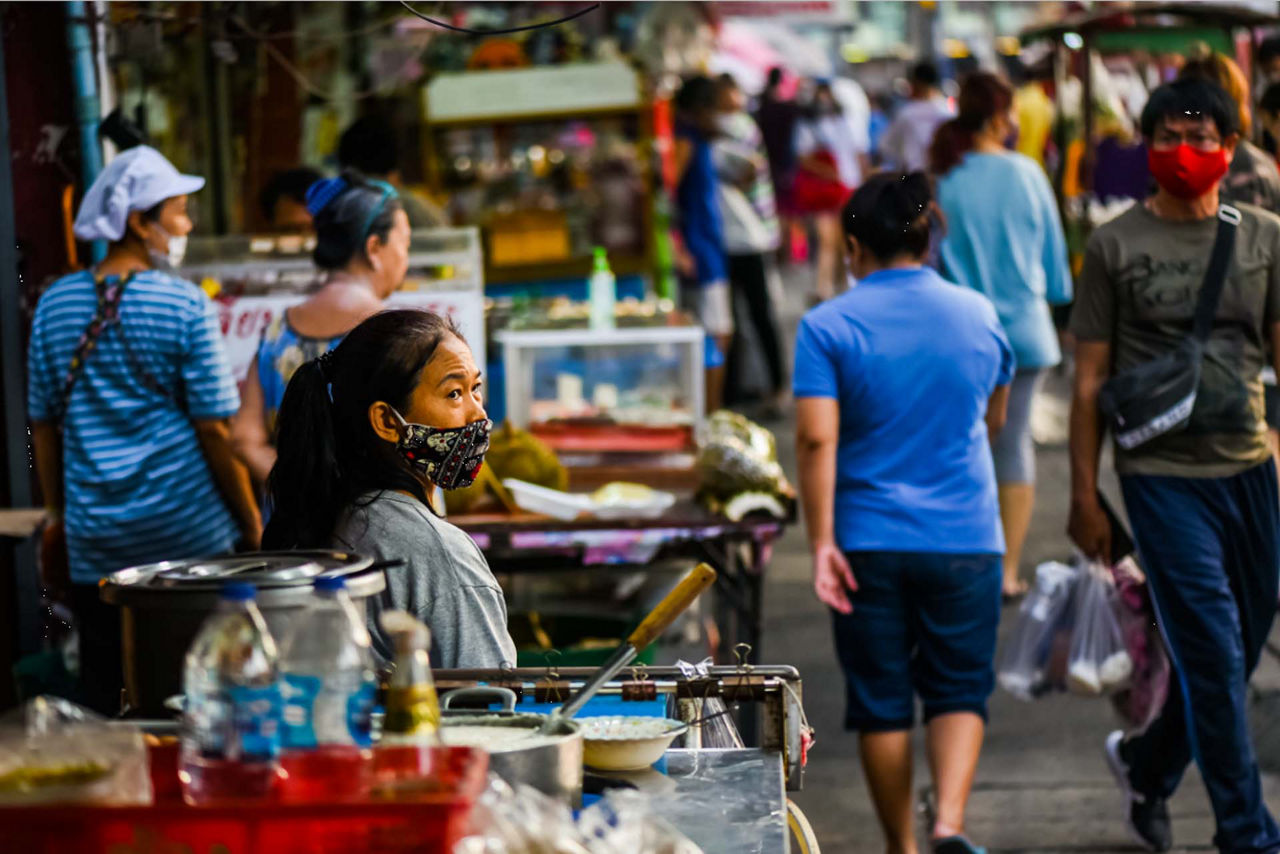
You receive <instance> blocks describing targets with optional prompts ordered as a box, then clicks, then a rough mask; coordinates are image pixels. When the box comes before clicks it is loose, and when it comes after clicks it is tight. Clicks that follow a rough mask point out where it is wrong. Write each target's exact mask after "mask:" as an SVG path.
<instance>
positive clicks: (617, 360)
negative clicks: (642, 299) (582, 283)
mask: <svg viewBox="0 0 1280 854" xmlns="http://www.w3.org/2000/svg"><path fill="white" fill-rule="evenodd" d="M496 339H497V342H498V344H499V345H500V346H501V348H502V360H503V364H504V365H505V370H506V379H507V381H506V406H507V409H506V411H507V417H508V418H509V419H510V420H511V422H512V423H513V424H515V425H516V426H517V427H523V428H527V429H528V430H529V431H530V432H532V433H533V434H534V435H536V436H538V437H539V438H540V439H542V440H543V441H545V442H546V443H547V444H548V445H550V446H551V447H552V448H553V449H555V450H556V451H557V452H558V453H559V454H560V455H561V458H562V459H565V461H566V462H567V463H569V464H572V463H573V460H572V457H573V455H575V454H578V455H590V454H615V453H628V454H680V453H688V452H692V451H693V450H694V449H695V448H696V447H697V441H698V439H699V438H700V436H701V435H702V432H703V427H704V424H705V415H704V413H705V410H706V402H705V389H704V365H703V344H704V341H705V333H704V332H703V330H702V328H701V327H699V326H693V325H689V324H687V323H684V322H681V323H679V324H678V325H667V326H634V327H623V328H617V329H603V330H593V329H572V328H570V329H505V330H502V331H501V332H498V333H497V335H496ZM566 456H568V457H569V458H570V459H566Z"/></svg>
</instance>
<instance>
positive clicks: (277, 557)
mask: <svg viewBox="0 0 1280 854" xmlns="http://www.w3.org/2000/svg"><path fill="white" fill-rule="evenodd" d="M319 575H341V576H344V577H345V578H346V580H347V592H348V593H349V594H350V595H351V598H352V599H353V600H356V604H357V607H359V608H361V609H363V606H364V600H366V599H368V597H370V596H374V595H376V594H378V593H381V592H382V591H383V590H384V589H385V588H386V578H385V577H384V576H383V573H382V567H381V566H374V564H373V559H372V558H369V557H364V556H362V555H354V554H348V553H345V552H336V551H295V552H260V553H254V554H240V555H232V556H228V557H219V558H199V559H192V560H179V561H163V562H161V563H153V564H147V565H145V566H135V567H131V568H129V569H122V570H120V571H119V572H115V573H112V574H111V575H109V576H107V578H105V579H104V580H103V581H102V586H101V589H100V595H101V597H102V600H103V601H104V602H108V603H110V604H113V605H119V606H120V608H121V645H122V651H123V659H124V684H125V695H126V702H127V703H128V705H129V708H130V710H131V711H132V712H134V713H136V714H139V715H142V716H145V717H164V716H165V715H166V710H165V706H164V701H165V698H166V697H169V696H172V695H174V694H180V693H181V692H182V664H183V658H184V657H185V656H186V652H187V648H188V647H189V646H191V642H192V641H193V640H194V639H195V636H196V633H197V632H198V631H199V630H200V625H201V623H203V622H204V618H205V617H206V616H208V615H209V614H210V613H212V612H213V610H214V609H215V608H217V606H218V598H219V591H220V590H221V588H222V585H223V584H225V583H227V582H228V581H244V582H248V583H250V584H253V585H255V586H256V587H257V588H258V595H257V604H258V608H259V609H260V610H261V611H262V615H263V617H264V619H265V620H266V622H267V627H268V628H269V629H270V630H271V634H272V636H273V637H274V638H275V639H276V640H277V641H280V640H282V639H283V638H284V637H285V636H286V635H287V634H288V632H289V629H290V627H291V626H292V623H293V619H294V617H296V616H297V615H298V614H299V613H301V611H302V608H303V607H304V606H305V605H306V604H307V602H308V601H309V600H310V598H311V595H312V594H311V586H312V582H313V581H314V580H315V579H316V577H317V576H319Z"/></svg>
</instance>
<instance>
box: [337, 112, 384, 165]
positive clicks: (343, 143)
mask: <svg viewBox="0 0 1280 854" xmlns="http://www.w3.org/2000/svg"><path fill="white" fill-rule="evenodd" d="M396 155H397V152H396V137H395V134H394V133H392V131H391V125H390V124H388V123H387V122H386V120H385V119H383V118H382V117H381V116H364V117H363V118H360V119H356V121H355V122H354V123H352V125H351V127H349V128H347V129H346V130H345V131H343V132H342V136H341V137H340V138H339V139H338V165H339V166H340V167H342V168H343V169H355V170H357V171H359V172H363V173H364V174H366V175H374V176H377V177H379V178H381V177H382V176H384V175H387V174H390V173H391V172H392V171H393V170H394V169H395V168H396V166H397V164H398V163H399V157H397V156H396Z"/></svg>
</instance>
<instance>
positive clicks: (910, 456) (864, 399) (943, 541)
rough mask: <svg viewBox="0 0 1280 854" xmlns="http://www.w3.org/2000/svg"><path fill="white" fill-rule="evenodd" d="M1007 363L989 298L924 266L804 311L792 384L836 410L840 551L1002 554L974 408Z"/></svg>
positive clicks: (1004, 375) (990, 468)
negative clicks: (833, 404)
mask: <svg viewBox="0 0 1280 854" xmlns="http://www.w3.org/2000/svg"><path fill="white" fill-rule="evenodd" d="M1013 370H1014V362H1013V351H1012V350H1011V349H1010V347H1009V343H1008V341H1007V340H1006V339H1005V336H1004V332H1003V331H1002V330H1001V328H1000V321H999V319H998V318H997V317H996V313H995V310H994V309H993V308H992V307H991V303H989V302H988V301H987V300H986V299H984V298H983V297H981V296H979V295H978V294H975V293H973V292H972V291H969V290H966V289H965V288H958V287H956V286H954V285H952V284H951V283H949V282H947V281H945V280H943V279H942V278H941V277H940V276H938V274H937V273H935V272H933V271H932V270H930V269H928V268H923V267H915V268H910V269H896V270H882V271H880V272H878V273H873V274H872V275H870V276H868V277H866V278H865V279H862V280H860V281H859V282H858V286H857V287H855V288H853V289H851V290H849V291H848V292H847V293H845V294H843V295H842V296H839V297H837V298H836V299H833V300H829V301H827V302H826V303H823V304H822V305H820V306H818V307H817V308H815V309H813V310H812V311H810V312H809V313H808V314H806V315H805V317H804V320H803V321H801V323H800V332H799V335H798V337H797V339H796V359H795V380H794V384H793V389H794V393H795V396H796V397H829V398H833V399H835V400H836V401H837V402H838V403H839V405H840V437H839V445H838V450H837V453H836V496H835V535H836V541H837V543H838V544H839V545H840V548H842V549H844V550H845V551H894V552H943V553H949V554H975V553H982V554H1000V553H1003V552H1004V535H1003V534H1002V533H1001V529H1000V508H999V503H998V501H997V497H996V477H995V465H994V463H993V462H992V460H991V447H990V443H989V442H988V440H987V426H986V422H985V420H984V417H985V415H986V411H987V399H988V398H989V397H990V396H991V393H992V392H993V391H995V389H996V387H997V386H1001V385H1005V384H1006V383H1008V382H1009V381H1010V379H1011V378H1012V376H1013Z"/></svg>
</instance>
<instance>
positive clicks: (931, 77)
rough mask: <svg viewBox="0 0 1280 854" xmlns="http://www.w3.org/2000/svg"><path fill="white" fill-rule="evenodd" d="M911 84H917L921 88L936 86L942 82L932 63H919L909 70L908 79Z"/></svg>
mask: <svg viewBox="0 0 1280 854" xmlns="http://www.w3.org/2000/svg"><path fill="white" fill-rule="evenodd" d="M908 79H909V80H910V81H911V82H912V83H918V84H920V85H921V86H930V87H934V86H937V85H938V84H939V83H941V82H942V77H941V75H939V74H938V66H936V65H934V64H933V63H932V62H919V63H916V65H915V66H913V67H912V69H911V77H909V78H908Z"/></svg>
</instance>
